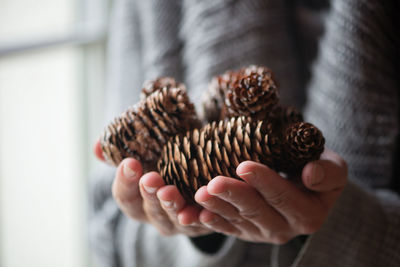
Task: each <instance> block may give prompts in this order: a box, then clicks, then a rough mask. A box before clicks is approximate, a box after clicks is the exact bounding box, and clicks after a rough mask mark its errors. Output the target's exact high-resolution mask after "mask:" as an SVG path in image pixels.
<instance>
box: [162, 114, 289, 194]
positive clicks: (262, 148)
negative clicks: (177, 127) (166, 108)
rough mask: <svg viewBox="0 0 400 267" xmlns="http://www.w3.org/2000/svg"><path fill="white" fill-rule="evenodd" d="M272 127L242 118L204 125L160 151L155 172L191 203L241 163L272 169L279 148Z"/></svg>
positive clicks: (277, 157)
mask: <svg viewBox="0 0 400 267" xmlns="http://www.w3.org/2000/svg"><path fill="white" fill-rule="evenodd" d="M271 131H272V128H271V125H270V124H269V123H266V122H264V121H257V122H252V121H251V120H250V119H248V118H245V117H238V118H231V119H230V120H229V121H219V123H217V122H213V123H211V124H207V125H206V126H204V127H203V128H201V129H200V130H197V129H195V130H193V131H190V132H188V133H187V134H186V136H176V137H175V139H173V140H171V141H169V142H168V143H167V145H166V146H164V149H163V151H162V155H161V159H160V160H159V162H158V170H159V172H160V174H161V176H162V177H163V178H164V181H165V183H166V184H174V185H176V186H177V187H178V189H179V190H180V191H181V193H182V195H183V196H184V197H185V198H186V199H187V200H188V201H192V200H193V196H194V193H195V192H196V190H197V189H199V188H200V187H201V186H203V185H206V184H207V183H208V182H209V181H210V180H211V179H212V178H213V177H215V176H218V175H225V176H229V177H235V178H237V179H239V177H238V176H237V175H236V167H237V166H238V165H239V163H240V162H242V161H245V160H253V161H256V162H261V163H263V164H266V165H268V166H270V167H271V168H274V166H275V161H276V160H277V159H278V160H279V158H281V153H282V151H281V149H282V146H281V144H279V141H278V140H277V138H275V137H273V136H272V135H271Z"/></svg>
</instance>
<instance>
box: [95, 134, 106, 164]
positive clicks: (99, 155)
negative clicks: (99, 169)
mask: <svg viewBox="0 0 400 267" xmlns="http://www.w3.org/2000/svg"><path fill="white" fill-rule="evenodd" d="M93 152H94V154H95V156H96V157H97V158H98V159H99V160H102V161H105V158H104V156H103V150H102V149H101V145H100V140H99V139H97V141H96V143H95V144H94V147H93Z"/></svg>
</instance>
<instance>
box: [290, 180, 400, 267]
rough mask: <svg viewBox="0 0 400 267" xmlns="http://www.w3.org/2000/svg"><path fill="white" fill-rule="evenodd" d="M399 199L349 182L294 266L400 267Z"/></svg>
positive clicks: (393, 195) (388, 193)
mask: <svg viewBox="0 0 400 267" xmlns="http://www.w3.org/2000/svg"><path fill="white" fill-rule="evenodd" d="M399 207H400V199H399V198H398V196H397V195H395V194H393V193H390V192H388V191H386V192H380V193H379V196H376V195H374V194H373V193H371V192H366V191H365V190H363V189H361V188H360V187H358V186H357V185H355V184H353V183H350V184H349V185H348V186H347V187H346V188H345V190H344V192H343V193H342V195H341V197H340V198H339V200H338V202H337V203H336V205H335V207H334V209H333V210H332V212H331V214H330V216H329V218H328V220H327V221H326V223H325V224H324V225H323V227H322V228H321V229H320V230H319V231H318V232H317V233H315V234H314V235H312V236H310V237H309V239H308V240H307V242H306V244H305V245H304V246H303V248H302V249H301V251H300V253H299V255H298V257H297V259H296V261H295V263H294V266H298V267H300V266H321V265H323V266H326V267H330V266H332V267H333V266H356V267H357V266H393V267H394V266H399V264H400V254H399V253H398V252H399V251H400V244H399V242H398V241H399V240H400V231H399V229H400V209H399Z"/></svg>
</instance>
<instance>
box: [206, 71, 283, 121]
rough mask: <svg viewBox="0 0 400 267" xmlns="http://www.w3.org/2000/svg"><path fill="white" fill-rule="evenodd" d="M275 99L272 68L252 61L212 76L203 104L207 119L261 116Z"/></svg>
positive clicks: (262, 116)
mask: <svg viewBox="0 0 400 267" xmlns="http://www.w3.org/2000/svg"><path fill="white" fill-rule="evenodd" d="M277 103H278V93H277V87H276V83H275V81H274V79H273V75H272V72H271V71H270V70H269V69H268V68H266V67H262V66H254V65H252V66H249V67H246V68H242V69H240V70H238V71H227V72H225V73H224V74H222V75H220V76H217V77H214V78H213V79H212V81H211V83H210V85H209V88H208V90H207V92H206V95H205V98H204V100H203V107H204V114H205V118H206V119H207V121H214V120H220V119H224V118H229V117H236V116H252V117H253V118H254V119H264V118H265V116H267V115H268V114H269V112H270V111H271V110H272V109H273V108H274V106H275V105H276V104H277Z"/></svg>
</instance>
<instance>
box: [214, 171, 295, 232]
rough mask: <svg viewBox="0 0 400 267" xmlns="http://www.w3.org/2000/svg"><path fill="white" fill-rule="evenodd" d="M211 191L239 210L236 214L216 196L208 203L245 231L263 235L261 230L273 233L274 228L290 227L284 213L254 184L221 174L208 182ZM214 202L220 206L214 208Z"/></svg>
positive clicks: (215, 210) (275, 229) (216, 211)
mask: <svg viewBox="0 0 400 267" xmlns="http://www.w3.org/2000/svg"><path fill="white" fill-rule="evenodd" d="M207 191H208V193H209V194H210V195H213V196H215V197H216V198H219V199H220V201H221V200H222V201H224V202H226V203H229V204H230V205H232V206H233V207H234V208H235V209H236V210H237V212H236V214H233V216H232V214H228V213H226V212H225V211H224V206H225V205H223V203H221V202H220V201H217V200H214V201H213V202H214V203H209V204H208V206H209V208H210V209H212V210H211V211H213V212H214V213H217V214H218V215H220V216H222V217H224V218H225V219H226V220H228V221H229V222H231V223H232V224H234V225H235V226H236V227H237V228H238V229H240V230H241V231H246V232H247V233H248V234H251V235H254V236H259V235H260V234H264V235H269V234H270V232H271V231H278V230H281V229H283V228H288V227H289V226H288V223H287V221H286V219H285V218H283V217H282V215H281V214H279V213H278V212H277V211H276V210H275V209H273V208H272V207H271V206H269V205H268V204H267V203H266V202H265V200H264V199H263V198H262V196H261V195H260V194H259V193H258V192H257V191H256V190H255V189H254V188H253V187H252V186H250V185H248V184H246V183H244V182H242V181H239V180H237V179H233V178H229V177H223V176H218V177H216V178H214V179H212V180H211V181H210V182H209V183H208V185H207ZM209 201H210V200H209ZM212 204H214V205H218V206H220V207H219V208H218V207H214V208H213V207H212ZM235 215H236V216H235Z"/></svg>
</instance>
